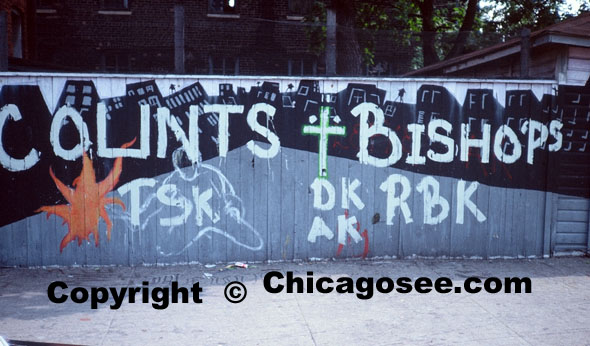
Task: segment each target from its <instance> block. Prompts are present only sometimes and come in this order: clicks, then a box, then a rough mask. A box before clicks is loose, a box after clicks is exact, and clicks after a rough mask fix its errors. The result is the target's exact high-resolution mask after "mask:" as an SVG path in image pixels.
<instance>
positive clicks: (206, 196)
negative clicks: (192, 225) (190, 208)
mask: <svg viewBox="0 0 590 346" xmlns="http://www.w3.org/2000/svg"><path fill="white" fill-rule="evenodd" d="M211 197H213V189H211V188H208V189H207V190H205V192H203V193H199V187H198V186H193V200H194V201H195V206H196V208H197V216H196V218H197V226H203V212H205V214H207V216H209V218H210V219H211V221H213V223H217V221H219V219H220V218H221V217H220V216H219V213H215V215H214V214H213V209H212V208H211V204H209V201H210V200H211Z"/></svg>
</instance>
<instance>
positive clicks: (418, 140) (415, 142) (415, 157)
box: [406, 124, 426, 165]
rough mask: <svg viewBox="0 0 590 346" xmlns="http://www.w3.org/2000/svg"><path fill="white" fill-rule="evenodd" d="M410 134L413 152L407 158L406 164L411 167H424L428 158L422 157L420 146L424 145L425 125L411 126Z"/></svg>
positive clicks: (409, 128)
mask: <svg viewBox="0 0 590 346" xmlns="http://www.w3.org/2000/svg"><path fill="white" fill-rule="evenodd" d="M408 132H411V133H412V152H411V153H410V155H408V157H406V163H408V164H410V165H423V164H425V163H426V157H425V156H421V155H420V146H421V145H422V133H424V125H422V124H409V125H408Z"/></svg>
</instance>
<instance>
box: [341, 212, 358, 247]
mask: <svg viewBox="0 0 590 346" xmlns="http://www.w3.org/2000/svg"><path fill="white" fill-rule="evenodd" d="M356 223H357V221H356V217H355V216H353V217H349V218H347V217H346V215H338V243H339V244H343V245H344V244H346V234H347V233H348V234H350V237H351V238H352V240H354V242H355V243H358V242H359V241H361V240H363V237H361V235H360V234H359V232H358V231H357V230H356V229H355V228H354V225H356Z"/></svg>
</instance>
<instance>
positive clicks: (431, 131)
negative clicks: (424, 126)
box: [426, 119, 455, 162]
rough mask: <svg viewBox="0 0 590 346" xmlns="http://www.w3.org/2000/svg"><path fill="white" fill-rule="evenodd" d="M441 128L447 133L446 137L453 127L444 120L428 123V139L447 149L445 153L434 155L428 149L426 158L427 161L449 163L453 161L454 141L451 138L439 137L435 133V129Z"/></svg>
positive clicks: (432, 151)
mask: <svg viewBox="0 0 590 346" xmlns="http://www.w3.org/2000/svg"><path fill="white" fill-rule="evenodd" d="M438 128H442V129H443V130H445V131H446V132H447V135H449V134H450V133H451V130H452V129H453V125H451V123H450V122H448V121H446V120H444V119H435V120H432V121H430V122H429V123H428V137H430V140H431V141H432V142H433V143H434V142H439V143H442V144H443V145H444V146H446V147H447V151H446V152H445V153H435V152H434V150H432V149H428V151H427V152H426V156H428V158H429V159H431V160H432V161H436V162H451V161H453V156H454V155H453V147H454V146H455V140H454V139H453V138H451V137H448V136H444V135H441V134H439V133H437V132H436V129H438Z"/></svg>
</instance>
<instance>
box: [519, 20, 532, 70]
mask: <svg viewBox="0 0 590 346" xmlns="http://www.w3.org/2000/svg"><path fill="white" fill-rule="evenodd" d="M530 64H531V29H529V28H524V29H522V31H521V32H520V78H529V65H530Z"/></svg>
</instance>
